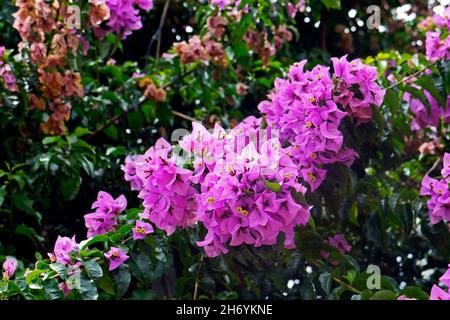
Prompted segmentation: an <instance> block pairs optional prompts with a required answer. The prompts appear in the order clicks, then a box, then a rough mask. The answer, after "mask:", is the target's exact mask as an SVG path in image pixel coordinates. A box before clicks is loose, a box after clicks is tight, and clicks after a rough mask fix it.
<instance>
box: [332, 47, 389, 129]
mask: <svg viewBox="0 0 450 320" xmlns="http://www.w3.org/2000/svg"><path fill="white" fill-rule="evenodd" d="M331 60H332V61H333V69H334V79H335V82H337V83H335V88H334V90H333V99H334V101H335V102H336V103H338V104H340V105H342V106H343V107H344V108H345V110H346V111H347V114H348V115H349V116H351V117H352V118H355V119H357V122H358V123H366V122H369V121H371V120H372V106H376V107H379V106H381V104H382V103H383V99H384V95H385V93H386V91H385V90H383V89H381V87H380V86H379V85H378V84H377V82H376V80H377V78H378V71H377V68H376V67H372V66H368V65H365V64H363V63H362V62H361V60H360V59H354V60H352V61H348V60H347V55H345V56H343V57H342V58H340V59H339V58H331Z"/></svg>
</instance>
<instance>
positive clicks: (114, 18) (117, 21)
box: [106, 0, 153, 39]
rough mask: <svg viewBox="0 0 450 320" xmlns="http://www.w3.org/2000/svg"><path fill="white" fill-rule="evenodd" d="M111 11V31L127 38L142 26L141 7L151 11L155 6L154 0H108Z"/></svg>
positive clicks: (109, 24)
mask: <svg viewBox="0 0 450 320" xmlns="http://www.w3.org/2000/svg"><path fill="white" fill-rule="evenodd" d="M106 5H107V6H108V8H109V11H110V17H109V20H108V22H107V25H108V27H109V28H110V30H109V31H110V32H114V33H116V34H119V35H122V38H123V39H125V38H126V37H127V36H129V35H130V34H131V33H132V32H133V31H135V30H140V29H141V28H142V19H141V17H140V16H139V8H140V9H142V10H145V11H149V10H151V9H152V8H153V0H106Z"/></svg>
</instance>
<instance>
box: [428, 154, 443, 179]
mask: <svg viewBox="0 0 450 320" xmlns="http://www.w3.org/2000/svg"><path fill="white" fill-rule="evenodd" d="M441 160H442V158H441V157H439V158H437V159H436V161H435V162H434V164H433V166H432V167H431V168H430V170H428V171H427V172H426V173H425V176H428V175H430V173H432V172H433V171H434V169H436V167H437V166H438V164H439V163H440V162H441Z"/></svg>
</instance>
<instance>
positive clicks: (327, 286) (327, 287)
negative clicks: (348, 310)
mask: <svg viewBox="0 0 450 320" xmlns="http://www.w3.org/2000/svg"><path fill="white" fill-rule="evenodd" d="M319 281H320V285H321V287H322V289H323V291H325V293H326V294H327V296H329V295H330V291H331V274H330V273H329V272H323V273H321V274H320V276H319Z"/></svg>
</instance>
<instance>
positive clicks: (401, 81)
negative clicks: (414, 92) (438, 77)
mask: <svg viewBox="0 0 450 320" xmlns="http://www.w3.org/2000/svg"><path fill="white" fill-rule="evenodd" d="M436 63H437V61H435V62H433V63H431V64H429V65H427V66H425V67H423V68H422V69H420V70H419V71H417V72H415V73H413V74H411V75H409V76H407V77H406V78H403V79H402V80H400V81H398V82H396V83H394V84H391V85H390V86H389V87H387V88H386V90H390V89H392V88H395V87H396V86H398V85H400V84H402V83H405V82H407V81H409V80H411V79H412V78H414V77H416V76H418V75H419V74H421V73H422V72H424V71H426V70H427V69H428V68H430V67H432V66H434V65H435V64H436Z"/></svg>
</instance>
